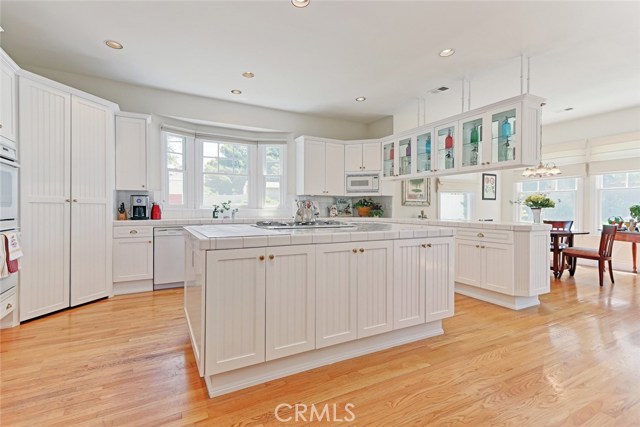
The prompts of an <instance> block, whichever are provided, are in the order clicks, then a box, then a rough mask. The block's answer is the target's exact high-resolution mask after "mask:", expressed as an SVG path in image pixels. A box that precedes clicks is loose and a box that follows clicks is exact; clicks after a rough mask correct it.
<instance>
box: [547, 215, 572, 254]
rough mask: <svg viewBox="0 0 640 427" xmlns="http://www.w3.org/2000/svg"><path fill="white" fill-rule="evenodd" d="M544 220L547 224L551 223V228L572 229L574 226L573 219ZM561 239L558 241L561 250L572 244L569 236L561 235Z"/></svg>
mask: <svg viewBox="0 0 640 427" xmlns="http://www.w3.org/2000/svg"><path fill="white" fill-rule="evenodd" d="M543 222H544V223H545V224H549V225H551V230H563V231H571V227H573V221H555V220H545V221H543ZM559 239H560V241H559V242H558V248H559V249H560V250H561V251H562V250H563V249H566V248H568V247H569V246H571V245H570V244H569V236H566V237H560V238H559ZM551 252H553V242H551Z"/></svg>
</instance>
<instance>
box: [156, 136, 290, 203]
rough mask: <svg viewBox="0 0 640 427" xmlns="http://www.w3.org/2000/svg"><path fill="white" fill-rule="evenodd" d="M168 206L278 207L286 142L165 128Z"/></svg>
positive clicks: (282, 196) (282, 190)
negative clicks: (187, 133)
mask: <svg viewBox="0 0 640 427" xmlns="http://www.w3.org/2000/svg"><path fill="white" fill-rule="evenodd" d="M163 140H164V141H165V147H164V148H165V157H166V171H165V174H164V175H165V176H164V200H165V203H166V204H167V207H169V208H171V207H175V208H191V209H211V208H212V207H213V205H220V204H221V203H222V202H227V201H229V200H230V201H231V207H232V208H250V209H278V208H282V207H284V204H285V201H286V179H285V172H286V144H284V143H282V144H274V143H270V144H266V143H265V144H262V143H255V142H253V143H248V142H247V143H245V142H229V141H220V140H216V139H215V138H194V137H187V136H182V135H179V134H174V133H171V132H168V131H164V132H163Z"/></svg>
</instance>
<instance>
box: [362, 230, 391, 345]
mask: <svg viewBox="0 0 640 427" xmlns="http://www.w3.org/2000/svg"><path fill="white" fill-rule="evenodd" d="M354 243H357V247H358V254H357V260H358V338H364V337H368V336H371V335H376V334H381V333H383V332H389V331H390V330H392V329H393V242H391V241H375V242H354Z"/></svg>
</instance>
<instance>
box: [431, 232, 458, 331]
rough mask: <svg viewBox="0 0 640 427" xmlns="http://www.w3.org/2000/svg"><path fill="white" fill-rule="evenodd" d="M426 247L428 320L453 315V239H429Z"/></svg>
mask: <svg viewBox="0 0 640 427" xmlns="http://www.w3.org/2000/svg"><path fill="white" fill-rule="evenodd" d="M426 246H427V247H426V248H425V256H426V260H425V270H426V275H427V283H426V316H425V320H426V321H427V322H432V321H434V320H439V319H444V318H445V317H451V316H453V306H454V298H455V297H454V285H453V275H454V267H453V257H454V256H453V243H452V242H451V239H441V238H436V239H428V241H427V245H426Z"/></svg>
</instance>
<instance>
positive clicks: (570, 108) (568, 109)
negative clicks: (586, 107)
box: [564, 107, 573, 111]
mask: <svg viewBox="0 0 640 427" xmlns="http://www.w3.org/2000/svg"><path fill="white" fill-rule="evenodd" d="M571 110H573V107H567V108H565V109H564V111H571Z"/></svg>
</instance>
